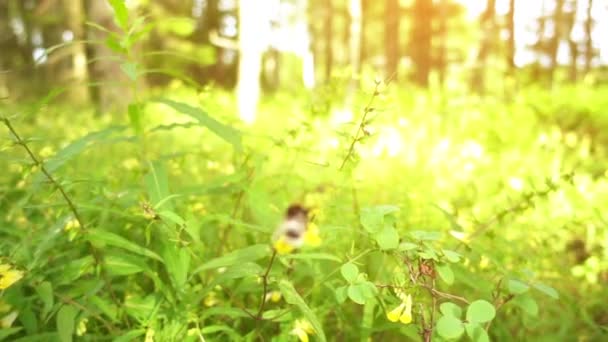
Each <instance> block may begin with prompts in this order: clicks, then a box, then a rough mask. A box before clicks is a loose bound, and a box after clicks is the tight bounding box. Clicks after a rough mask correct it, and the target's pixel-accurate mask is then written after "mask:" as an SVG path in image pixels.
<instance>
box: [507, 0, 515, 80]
mask: <svg viewBox="0 0 608 342" xmlns="http://www.w3.org/2000/svg"><path fill="white" fill-rule="evenodd" d="M507 32H509V37H508V40H507V68H508V72H509V74H511V75H513V74H515V0H509V12H508V13H507Z"/></svg>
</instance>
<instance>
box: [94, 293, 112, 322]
mask: <svg viewBox="0 0 608 342" xmlns="http://www.w3.org/2000/svg"><path fill="white" fill-rule="evenodd" d="M89 302H91V304H93V305H95V308H97V309H99V311H101V312H102V313H103V314H104V315H106V316H108V318H110V319H111V320H112V321H113V322H116V321H117V317H118V309H117V308H116V305H115V304H113V303H110V302H109V301H107V300H105V299H103V298H101V297H99V296H91V297H89Z"/></svg>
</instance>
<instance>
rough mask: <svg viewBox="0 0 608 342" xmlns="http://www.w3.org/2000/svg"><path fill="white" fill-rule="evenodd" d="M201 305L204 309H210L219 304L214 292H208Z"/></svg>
mask: <svg viewBox="0 0 608 342" xmlns="http://www.w3.org/2000/svg"><path fill="white" fill-rule="evenodd" d="M203 303H204V304H205V306H206V307H212V306H214V305H215V304H217V303H219V300H218V299H217V297H216V295H215V292H210V293H209V294H208V295H207V296H206V297H205V299H204V300H203Z"/></svg>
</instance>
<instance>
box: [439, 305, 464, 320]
mask: <svg viewBox="0 0 608 342" xmlns="http://www.w3.org/2000/svg"><path fill="white" fill-rule="evenodd" d="M439 311H441V313H442V314H443V315H444V316H452V317H455V318H458V319H460V317H462V309H461V308H460V306H458V305H456V304H454V303H450V302H446V303H442V304H441V305H440V306H439Z"/></svg>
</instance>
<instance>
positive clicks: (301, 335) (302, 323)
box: [290, 319, 315, 342]
mask: <svg viewBox="0 0 608 342" xmlns="http://www.w3.org/2000/svg"><path fill="white" fill-rule="evenodd" d="M314 332H315V330H314V329H313V328H312V325H310V322H308V321H307V320H305V319H298V320H296V324H295V327H294V328H293V329H292V330H291V332H290V334H292V335H296V336H297V337H298V339H299V340H300V342H308V334H314Z"/></svg>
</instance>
